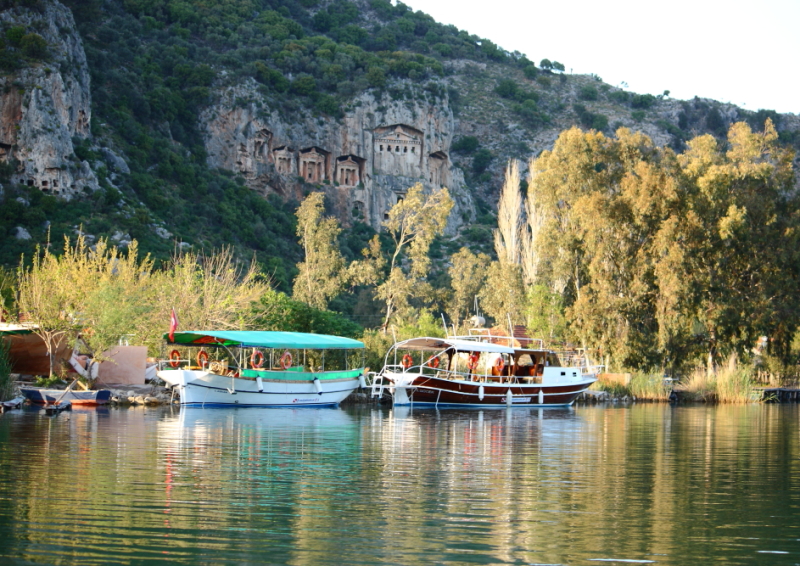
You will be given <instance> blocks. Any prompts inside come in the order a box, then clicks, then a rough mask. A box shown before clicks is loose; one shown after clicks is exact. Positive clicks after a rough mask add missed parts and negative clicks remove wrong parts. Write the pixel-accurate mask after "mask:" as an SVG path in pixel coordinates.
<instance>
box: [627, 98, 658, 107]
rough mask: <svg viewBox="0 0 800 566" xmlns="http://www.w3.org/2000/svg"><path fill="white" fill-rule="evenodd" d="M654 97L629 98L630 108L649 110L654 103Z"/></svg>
mask: <svg viewBox="0 0 800 566" xmlns="http://www.w3.org/2000/svg"><path fill="white" fill-rule="evenodd" d="M656 100H657V99H656V97H655V96H653V95H652V94H634V95H633V97H632V98H631V106H632V107H633V108H641V109H647V108H651V107H652V106H653V105H654V104H655V103H656Z"/></svg>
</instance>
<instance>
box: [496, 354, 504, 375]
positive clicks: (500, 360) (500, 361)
mask: <svg viewBox="0 0 800 566" xmlns="http://www.w3.org/2000/svg"><path fill="white" fill-rule="evenodd" d="M505 367H506V362H505V360H504V359H503V356H500V357H499V358H497V360H496V361H495V362H494V369H496V370H497V371H498V372H502V371H503V369H505Z"/></svg>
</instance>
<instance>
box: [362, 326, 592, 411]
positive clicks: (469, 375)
mask: <svg viewBox="0 0 800 566" xmlns="http://www.w3.org/2000/svg"><path fill="white" fill-rule="evenodd" d="M503 342H505V343H503ZM538 346H539V347H535V348H530V347H525V348H522V347H514V346H513V338H509V337H503V336H491V335H485V334H483V335H470V336H454V337H448V338H431V337H422V338H411V339H409V340H403V341H401V342H398V343H396V344H394V345H393V346H392V348H390V350H389V352H388V353H387V354H386V359H385V362H384V367H383V369H382V370H381V371H380V372H378V373H376V374H372V375H371V378H372V380H371V385H370V387H371V390H372V395H373V396H381V395H383V392H384V390H387V389H388V391H390V392H391V394H392V399H393V402H394V404H395V405H412V404H413V405H421V406H437V407H438V406H448V405H453V406H476V407H509V406H528V407H529V406H539V407H561V406H568V405H571V404H572V403H573V402H574V401H575V399H576V398H577V397H578V395H580V394H581V393H582V392H583V391H585V390H586V389H587V388H588V387H589V386H590V385H591V384H592V383H594V382H595V381H596V380H597V374H598V373H599V372H600V371H601V370H602V366H597V365H594V366H592V365H588V364H587V363H586V361H585V358H584V359H583V360H578V361H577V363H574V364H572V365H564V364H563V363H562V361H561V359H560V358H559V355H558V354H557V353H556V352H555V351H552V350H548V349H545V348H544V347H542V344H541V341H539V344H538Z"/></svg>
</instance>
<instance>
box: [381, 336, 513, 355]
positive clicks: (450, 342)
mask: <svg viewBox="0 0 800 566" xmlns="http://www.w3.org/2000/svg"><path fill="white" fill-rule="evenodd" d="M395 348H398V349H402V350H447V349H448V348H455V349H456V350H458V351H462V352H489V353H493V354H513V353H514V348H509V347H508V346H503V345H502V344H492V343H491V342H478V341H477V340H462V339H459V338H431V337H424V338H409V339H408V340H403V341H402V342H398V343H397V344H395Z"/></svg>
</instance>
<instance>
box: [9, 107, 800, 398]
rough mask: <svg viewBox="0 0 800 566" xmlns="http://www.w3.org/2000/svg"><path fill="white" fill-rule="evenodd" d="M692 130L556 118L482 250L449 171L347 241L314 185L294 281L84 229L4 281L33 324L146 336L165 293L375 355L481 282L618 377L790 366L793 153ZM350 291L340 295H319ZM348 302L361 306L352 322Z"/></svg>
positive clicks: (643, 382)
mask: <svg viewBox="0 0 800 566" xmlns="http://www.w3.org/2000/svg"><path fill="white" fill-rule="evenodd" d="M687 147H688V149H687V150H686V151H685V152H683V153H675V152H674V151H673V150H672V149H670V148H662V147H656V146H655V145H654V144H653V143H652V141H651V140H650V139H649V138H647V137H646V136H644V135H643V134H640V133H634V132H631V131H629V130H626V129H620V130H618V131H617V133H616V136H615V137H606V136H605V135H603V134H601V133H598V132H595V131H589V132H584V131H581V130H579V129H577V128H573V129H571V130H568V131H565V132H563V133H562V134H561V136H560V137H559V138H558V140H557V141H556V143H555V145H554V147H553V149H552V151H547V152H544V153H542V154H541V155H540V156H538V157H537V158H534V159H531V161H530V162H529V163H528V173H527V178H525V175H524V171H523V170H522V167H521V166H520V164H518V163H515V162H511V163H509V166H508V168H507V171H506V178H505V183H504V186H503V190H502V192H501V197H500V202H499V204H498V213H497V228H496V230H495V233H494V242H493V243H494V246H493V250H492V251H493V255H489V254H486V253H483V252H479V253H475V252H474V251H472V250H470V249H469V248H467V247H458V246H457V245H456V246H454V245H453V244H454V243H455V242H456V241H457V240H455V239H452V240H451V239H449V238H446V237H445V236H444V229H445V225H446V221H447V218H448V215H449V214H450V211H451V209H452V206H453V202H452V200H451V199H450V197H449V194H448V193H447V190H446V189H440V190H437V191H433V192H432V193H426V191H425V190H424V189H423V188H422V186H420V185H417V186H415V187H411V188H410V189H409V191H408V193H407V195H406V198H405V199H404V200H403V201H401V202H399V203H398V204H397V205H395V207H393V208H392V209H391V210H390V212H389V214H388V219H387V220H386V222H385V225H384V230H383V232H382V233H380V234H374V233H373V234H370V233H368V232H366V233H364V234H362V235H361V236H360V237H359V238H358V239H355V240H350V244H349V245H348V246H349V247H348V246H346V245H345V244H344V241H345V240H343V238H342V235H343V231H342V228H341V227H340V226H339V224H338V221H336V220H335V219H333V218H330V217H327V216H325V212H324V199H323V197H322V195H321V194H320V193H311V194H310V195H308V196H307V197H306V199H305V200H304V201H303V203H301V205H300V207H299V209H298V210H297V224H296V226H297V228H296V230H297V236H298V239H299V242H300V246H301V247H302V250H303V254H302V256H303V258H302V260H301V261H300V262H299V263H298V264H297V266H296V271H295V273H298V274H299V275H298V276H297V277H296V278H295V279H294V294H293V297H291V298H290V297H289V296H288V295H286V294H284V293H282V292H280V291H278V290H276V289H275V288H274V285H273V284H272V282H271V281H270V278H269V274H266V273H263V271H260V270H259V268H258V265H257V264H256V263H255V262H252V263H250V264H245V265H242V263H241V262H237V261H235V256H234V254H233V252H232V251H231V249H230V248H224V249H222V250H221V251H219V252H216V253H210V254H200V253H194V252H189V253H180V252H178V251H176V254H175V255H174V257H173V258H172V259H171V260H169V261H166V262H156V261H155V260H154V259H152V258H151V257H149V256H145V257H139V253H138V248H137V246H136V243H135V242H134V243H132V244H131V245H130V246H129V247H128V249H127V250H124V251H123V250H118V249H116V248H114V247H113V246H110V245H109V244H108V242H106V241H104V240H101V241H99V242H98V243H97V244H96V245H94V246H87V244H86V242H85V241H84V240H83V239H82V237H80V236H79V237H78V239H77V241H75V242H71V241H70V240H67V243H66V245H65V247H64V250H63V252H61V253H58V254H57V253H55V252H52V251H51V249H52V248H51V247H49V246H44V247H42V248H40V249H39V251H38V252H37V255H36V257H35V258H33V261H32V262H26V261H25V260H23V262H22V264H21V267H20V269H19V271H18V275H17V281H16V282H12V283H7V284H6V283H4V285H6V286H8V285H15V286H16V288H17V293H16V296H17V303H16V305H15V308H16V309H17V310H19V311H20V312H23V313H25V314H26V315H27V316H29V317H30V320H31V321H33V322H37V323H38V324H40V326H41V327H42V328H43V329H45V330H42V331H41V332H42V336H43V338H44V339H45V341H50V342H54V341H57V340H58V339H59V338H58V336H60V334H59V333H61V334H63V335H64V336H67V335H69V333H70V332H71V333H72V334H73V335H74V334H76V333H77V332H78V331H81V332H82V334H83V336H84V339H85V340H86V341H87V343H88V344H90V345H91V347H93V348H94V349H95V350H97V351H102V350H103V349H105V348H107V347H108V346H109V345H111V344H113V343H115V342H116V341H117V340H118V339H119V338H120V337H122V336H127V335H132V336H133V337H134V341H135V342H136V343H141V344H146V345H147V346H148V347H149V348H150V351H151V353H153V354H157V353H158V352H159V350H160V337H161V334H162V333H163V332H164V331H165V330H166V326H167V321H168V320H169V312H170V309H171V308H173V307H174V308H175V309H176V311H177V312H178V315H179V317H180V320H181V327H183V328H261V329H270V328H275V329H283V330H299V331H311V332H325V333H332V334H342V335H348V336H353V337H362V338H363V339H364V340H365V342H366V343H367V345H368V348H369V352H370V353H369V357H370V359H369V365H370V366H371V367H374V368H375V367H379V366H380V364H381V360H382V356H383V354H384V353H385V351H386V350H387V349H388V347H389V345H390V344H391V343H392V341H394V340H395V339H402V338H405V337H410V336H412V335H420V334H425V335H440V334H441V333H442V332H443V330H442V324H441V323H440V321H439V320H440V319H439V316H440V313H445V314H446V323H447V324H448V325H452V326H455V328H456V329H457V330H458V331H464V328H465V326H464V325H465V319H467V318H468V317H469V316H470V313H471V310H472V309H473V307H474V299H475V297H476V296H477V297H479V304H480V306H481V307H482V309H483V311H484V313H483V314H485V315H486V316H488V317H489V322H490V323H491V322H495V323H497V324H498V325H500V326H501V327H503V328H505V327H506V326H507V324H508V321H509V320H511V322H512V323H513V324H525V325H526V326H527V327H528V330H529V333H530V334H531V335H532V336H541V337H544V338H545V339H547V340H548V341H549V342H551V343H556V342H559V343H569V344H572V345H574V346H583V347H586V348H587V349H588V352H589V354H590V356H591V357H592V358H593V359H594V361H595V362H597V363H602V364H605V365H606V366H607V368H608V369H609V370H611V371H629V372H632V373H633V377H632V379H631V382H630V384H629V385H628V386H626V391H627V392H628V394H630V395H632V396H635V397H637V398H642V399H644V398H647V399H657V400H663V399H666V398H667V397H668V395H669V392H670V391H671V387H668V386H666V385H665V384H664V379H663V378H664V376H665V375H667V376H669V377H670V379H673V380H677V379H678V378H680V385H679V387H680V389H681V390H682V391H683V393H684V395H685V396H686V397H692V398H695V399H698V400H716V401H720V402H737V401H741V400H746V399H750V398H751V397H752V392H753V387H754V385H755V384H756V383H757V382H758V381H764V380H765V379H767V380H770V383H771V384H773V385H774V384H776V383H780V382H782V381H786V380H791V379H794V378H795V377H796V374H797V358H798V350H797V347H796V336H797V330H798V322H797V321H798V320H800V319H798V316H797V315H798V312H799V311H800V293H798V288H799V287H800V285H798V284H799V283H800V257H799V254H800V246H798V244H799V243H800V242H798V237H799V236H800V225H799V224H798V223H799V222H800V206H799V205H800V202H798V198H797V191H796V188H795V182H796V178H795V171H794V168H793V165H792V160H793V157H794V155H793V153H792V152H791V151H790V150H788V149H786V148H785V147H784V146H782V145H781V144H780V143H779V142H778V140H777V135H776V133H775V130H774V128H773V127H772V124H771V123H770V122H769V121H767V122H766V123H765V125H764V130H763V131H760V132H758V131H755V132H754V131H752V130H751V128H750V127H749V126H748V125H747V124H744V123H738V124H734V125H733V126H732V127H731V129H730V131H729V133H728V138H727V142H725V143H721V142H719V141H718V140H716V139H715V138H713V137H711V136H700V137H697V138H695V139H693V140H689V141H688V142H687ZM370 236H371V238H370ZM353 242H360V245H361V246H363V249H362V251H361V253H360V254H357V252H355V249H354V248H353V246H354V245H355V244H353ZM356 249H357V248H356ZM6 279H7V280H9V281H11V279H10V278H8V277H6ZM45 291H47V292H45ZM317 291H318V292H317ZM5 295H9V294H8V293H6V294H5ZM5 295H4V296H5ZM39 300H45V302H47V303H48V304H49V306H48V307H47V308H44V307H43V306H42V305H40V304H39V303H37V301H39ZM348 302H349V305H350V310H349V311H348V315H341V314H337V313H335V312H332V311H330V310H327V309H328V308H335V307H332V306H334V305H341V304H347V303H348ZM51 303H52V304H51ZM353 305H355V306H353ZM359 312H360V313H367V314H369V315H370V316H371V320H372V321H373V323H372V324H361V325H359V324H357V323H356V322H354V321H357V320H358V318H357V316H358V315H357V313H359ZM381 313H382V314H381ZM365 327H366V330H365V329H364V328H365ZM65 329H67V330H65ZM729 360H733V361H729ZM652 368H657V370H655V371H654V370H653V369H652Z"/></svg>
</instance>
